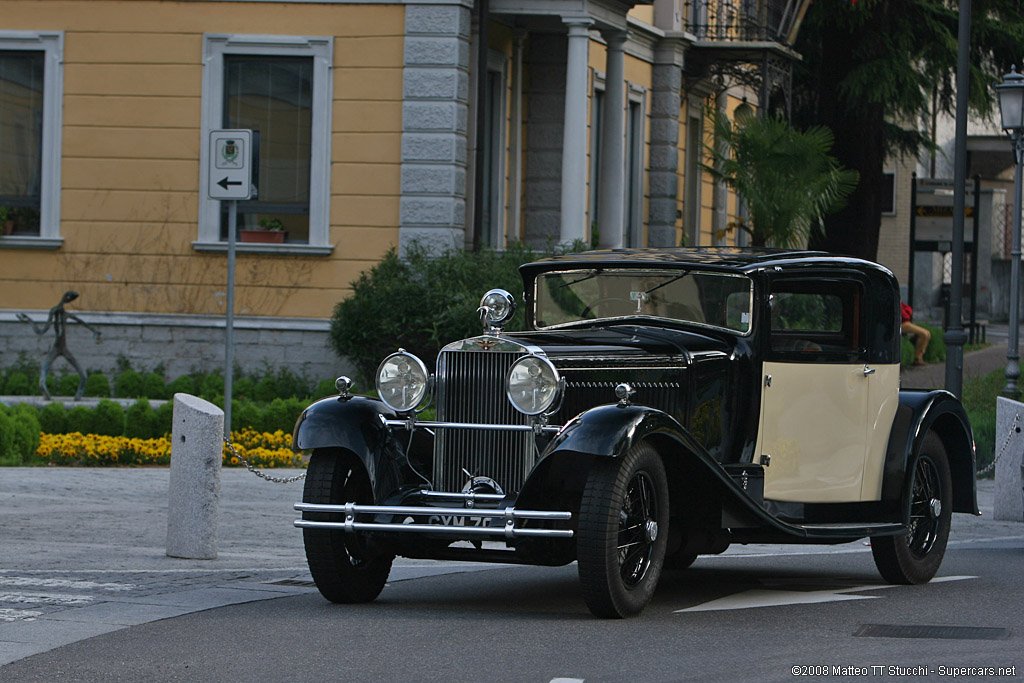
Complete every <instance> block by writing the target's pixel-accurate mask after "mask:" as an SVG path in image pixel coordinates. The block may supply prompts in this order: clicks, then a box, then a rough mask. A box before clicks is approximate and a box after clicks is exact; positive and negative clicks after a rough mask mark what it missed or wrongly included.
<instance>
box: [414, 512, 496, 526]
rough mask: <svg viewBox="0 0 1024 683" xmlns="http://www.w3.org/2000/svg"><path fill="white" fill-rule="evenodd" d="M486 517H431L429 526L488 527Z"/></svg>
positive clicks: (428, 521)
mask: <svg viewBox="0 0 1024 683" xmlns="http://www.w3.org/2000/svg"><path fill="white" fill-rule="evenodd" d="M484 520H485V518H484V517H473V516H471V515H431V516H430V517H429V518H428V519H427V524H438V525H441V526H487V524H486V523H485V521H484Z"/></svg>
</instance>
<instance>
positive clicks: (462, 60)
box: [399, 2, 470, 252]
mask: <svg viewBox="0 0 1024 683" xmlns="http://www.w3.org/2000/svg"><path fill="white" fill-rule="evenodd" d="M469 23H470V12H469V9H468V8H467V7H465V6H463V5H462V4H461V3H456V2H453V3H452V4H451V5H444V4H422V5H419V4H409V5H406V8H405V51H404V64H405V69H404V73H403V79H402V98H403V103H402V197H401V202H400V215H399V222H400V230H399V242H400V247H401V248H402V249H404V248H406V247H408V245H409V244H410V243H411V242H412V241H417V242H419V243H421V244H422V245H423V246H424V247H426V248H428V249H430V250H432V251H435V252H441V251H445V250H449V249H454V248H462V247H463V246H464V245H465V228H466V153H467V152H466V144H467V139H466V129H467V103H468V100H469Z"/></svg>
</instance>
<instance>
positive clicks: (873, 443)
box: [860, 364, 900, 500]
mask: <svg viewBox="0 0 1024 683" xmlns="http://www.w3.org/2000/svg"><path fill="white" fill-rule="evenodd" d="M869 367H870V368H871V369H872V370H874V371H875V372H874V373H873V374H872V375H871V376H870V377H869V378H868V410H867V414H868V420H867V422H866V423H865V426H866V428H867V430H868V433H867V446H868V453H867V462H866V463H865V464H864V484H863V486H862V487H861V498H860V499H861V500H881V499H882V474H883V472H884V470H885V450H886V447H887V446H888V445H889V432H891V431H892V421H893V420H894V419H895V418H896V409H897V408H898V407H899V404H900V366H899V365H898V364H895V365H871V366H869Z"/></svg>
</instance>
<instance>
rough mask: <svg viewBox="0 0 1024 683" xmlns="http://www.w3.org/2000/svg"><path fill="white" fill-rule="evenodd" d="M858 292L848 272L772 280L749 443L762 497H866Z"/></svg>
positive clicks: (868, 441)
mask: <svg viewBox="0 0 1024 683" xmlns="http://www.w3.org/2000/svg"><path fill="white" fill-rule="evenodd" d="M866 296H867V287H866V283H865V282H863V281H862V280H861V279H859V278H858V277H857V276H856V273H850V274H848V275H842V276H838V277H837V276H836V275H835V274H831V273H830V274H825V273H822V274H821V275H820V276H818V277H814V276H812V275H810V274H808V275H801V276H800V277H796V278H787V277H783V276H777V277H776V278H774V279H773V280H772V281H771V293H770V296H769V301H768V316H767V317H768V319H767V320H765V321H763V324H765V325H766V326H767V328H768V335H767V337H766V340H765V346H764V348H763V353H764V359H765V360H764V363H763V373H762V374H763V376H762V383H761V417H760V428H759V430H758V442H757V446H756V448H757V450H756V453H758V454H760V459H761V463H762V464H766V465H767V467H765V498H766V499H771V500H778V501H791V502H801V503H832V502H854V501H861V500H864V499H865V493H864V489H865V483H866V480H865V468H866V467H867V465H868V460H869V452H870V451H871V446H872V444H873V443H874V442H875V441H877V439H876V438H875V437H874V435H873V434H872V432H871V427H870V425H873V423H874V422H875V420H876V418H877V410H876V408H875V407H874V406H873V402H877V400H878V399H877V392H876V397H875V398H874V400H872V393H871V385H872V381H873V380H874V379H875V375H876V374H877V371H878V370H877V368H872V367H870V366H869V365H868V364H867V362H866V359H867V353H866V349H865V340H864V337H865V304H866ZM896 372H897V375H896V377H897V381H898V369H897V371H896ZM886 374H887V375H888V374H889V371H888V369H887V370H886ZM873 412H874V413H875V415H873V416H871V417H869V415H870V414H871V413H873ZM886 433H887V432H886ZM869 479H870V480H871V482H870V484H871V486H869V488H873V486H874V482H875V480H876V477H875V476H874V475H873V474H871V475H869ZM870 495H873V494H869V496H870Z"/></svg>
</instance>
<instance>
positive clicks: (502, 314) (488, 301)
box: [478, 289, 516, 327]
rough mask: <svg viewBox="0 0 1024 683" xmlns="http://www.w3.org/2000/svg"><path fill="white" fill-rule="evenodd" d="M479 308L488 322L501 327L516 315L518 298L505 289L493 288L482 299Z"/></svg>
mask: <svg viewBox="0 0 1024 683" xmlns="http://www.w3.org/2000/svg"><path fill="white" fill-rule="evenodd" d="M478 310H479V311H480V312H481V313H482V314H483V316H484V318H485V322H486V323H488V324H490V325H491V326H494V327H500V326H502V325H504V324H505V323H507V322H508V321H509V320H511V319H512V316H513V315H515V313H516V298H515V297H514V296H512V295H511V294H509V293H508V292H506V291H505V290H504V289H492V290H491V291H489V292H487V293H486V294H484V297H483V298H482V299H480V308H479V309H478Z"/></svg>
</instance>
